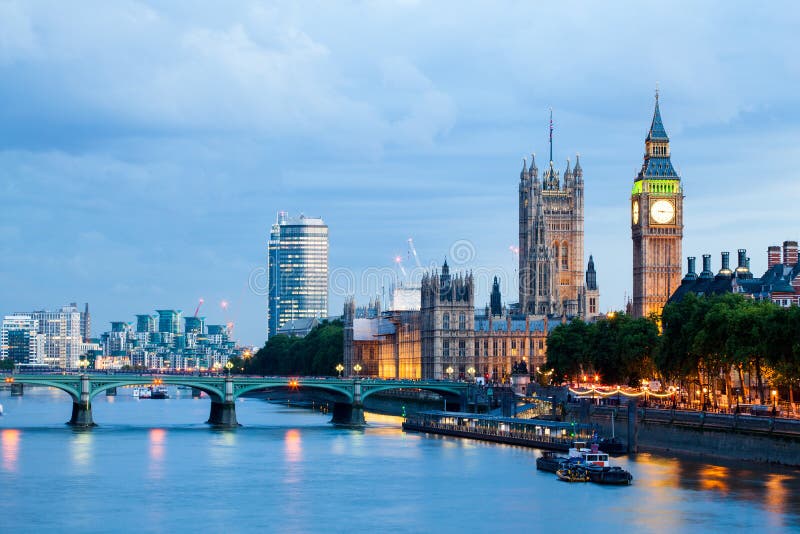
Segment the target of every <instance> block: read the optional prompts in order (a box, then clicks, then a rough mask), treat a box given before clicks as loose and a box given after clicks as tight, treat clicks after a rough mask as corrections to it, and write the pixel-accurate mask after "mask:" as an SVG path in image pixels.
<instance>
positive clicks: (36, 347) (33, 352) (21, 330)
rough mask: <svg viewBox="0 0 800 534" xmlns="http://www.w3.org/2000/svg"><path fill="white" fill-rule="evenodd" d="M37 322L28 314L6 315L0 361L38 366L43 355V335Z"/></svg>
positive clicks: (0, 347) (0, 346)
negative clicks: (6, 360) (7, 360)
mask: <svg viewBox="0 0 800 534" xmlns="http://www.w3.org/2000/svg"><path fill="white" fill-rule="evenodd" d="M38 331H39V321H37V320H36V319H34V318H33V317H32V316H31V315H30V314H14V315H6V316H5V317H4V318H3V327H2V336H1V340H2V342H1V343H2V344H0V359H3V360H5V359H10V360H12V361H13V362H14V363H15V364H39V363H41V358H42V355H43V354H44V335H42V334H39V333H38Z"/></svg>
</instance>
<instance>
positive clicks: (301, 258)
mask: <svg viewBox="0 0 800 534" xmlns="http://www.w3.org/2000/svg"><path fill="white" fill-rule="evenodd" d="M268 264H269V265H268V269H269V310H268V319H267V322H268V328H267V330H268V334H269V336H270V337H271V336H274V335H275V334H276V333H278V330H279V329H280V328H281V327H282V326H283V325H284V324H286V323H287V322H289V321H295V320H298V319H313V318H317V319H319V318H321V317H326V316H327V315H328V226H327V225H326V224H325V223H324V222H323V220H322V219H320V218H313V217H305V216H304V215H300V216H299V217H294V218H290V217H289V216H288V214H287V213H286V212H283V211H282V212H280V213H278V219H277V221H276V222H275V224H273V225H272V232H271V233H270V239H269V249H268Z"/></svg>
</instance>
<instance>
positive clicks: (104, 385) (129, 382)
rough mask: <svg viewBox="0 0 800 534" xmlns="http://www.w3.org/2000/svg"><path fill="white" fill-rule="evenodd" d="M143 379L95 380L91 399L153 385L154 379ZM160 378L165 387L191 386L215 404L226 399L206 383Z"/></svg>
mask: <svg viewBox="0 0 800 534" xmlns="http://www.w3.org/2000/svg"><path fill="white" fill-rule="evenodd" d="M143 378H145V377H130V378H119V379H114V380H103V381H98V380H93V381H92V389H91V391H90V392H89V398H90V399H93V398H95V397H96V396H97V395H99V394H100V393H103V392H104V391H106V390H107V389H110V388H117V387H125V386H152V385H153V378H150V380H143ZM158 378H159V380H160V381H161V382H160V383H161V384H162V385H165V386H189V387H193V388H195V389H199V390H200V391H202V392H204V393H206V394H207V395H208V396H209V397H210V398H211V400H212V401H213V402H222V401H223V400H224V399H225V393H224V392H223V391H222V390H221V389H219V388H217V387H215V386H214V385H211V384H208V383H205V382H199V381H194V380H192V379H191V378H174V377H158Z"/></svg>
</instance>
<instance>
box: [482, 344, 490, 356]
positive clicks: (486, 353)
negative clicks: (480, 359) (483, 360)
mask: <svg viewBox="0 0 800 534" xmlns="http://www.w3.org/2000/svg"><path fill="white" fill-rule="evenodd" d="M483 356H484V357H488V356H489V342H488V341H485V340H484V342H483Z"/></svg>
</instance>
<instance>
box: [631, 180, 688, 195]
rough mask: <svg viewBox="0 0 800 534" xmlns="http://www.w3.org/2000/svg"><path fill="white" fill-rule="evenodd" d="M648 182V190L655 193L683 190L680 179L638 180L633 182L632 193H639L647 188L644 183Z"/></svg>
mask: <svg viewBox="0 0 800 534" xmlns="http://www.w3.org/2000/svg"><path fill="white" fill-rule="evenodd" d="M645 182H646V183H647V191H648V192H650V193H652V194H654V195H674V194H677V193H680V192H681V181H680V180H674V179H673V180H653V179H645V180H636V181H635V182H633V190H631V194H632V195H638V194H640V193H642V192H643V191H644V189H645V187H644V184H645Z"/></svg>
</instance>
